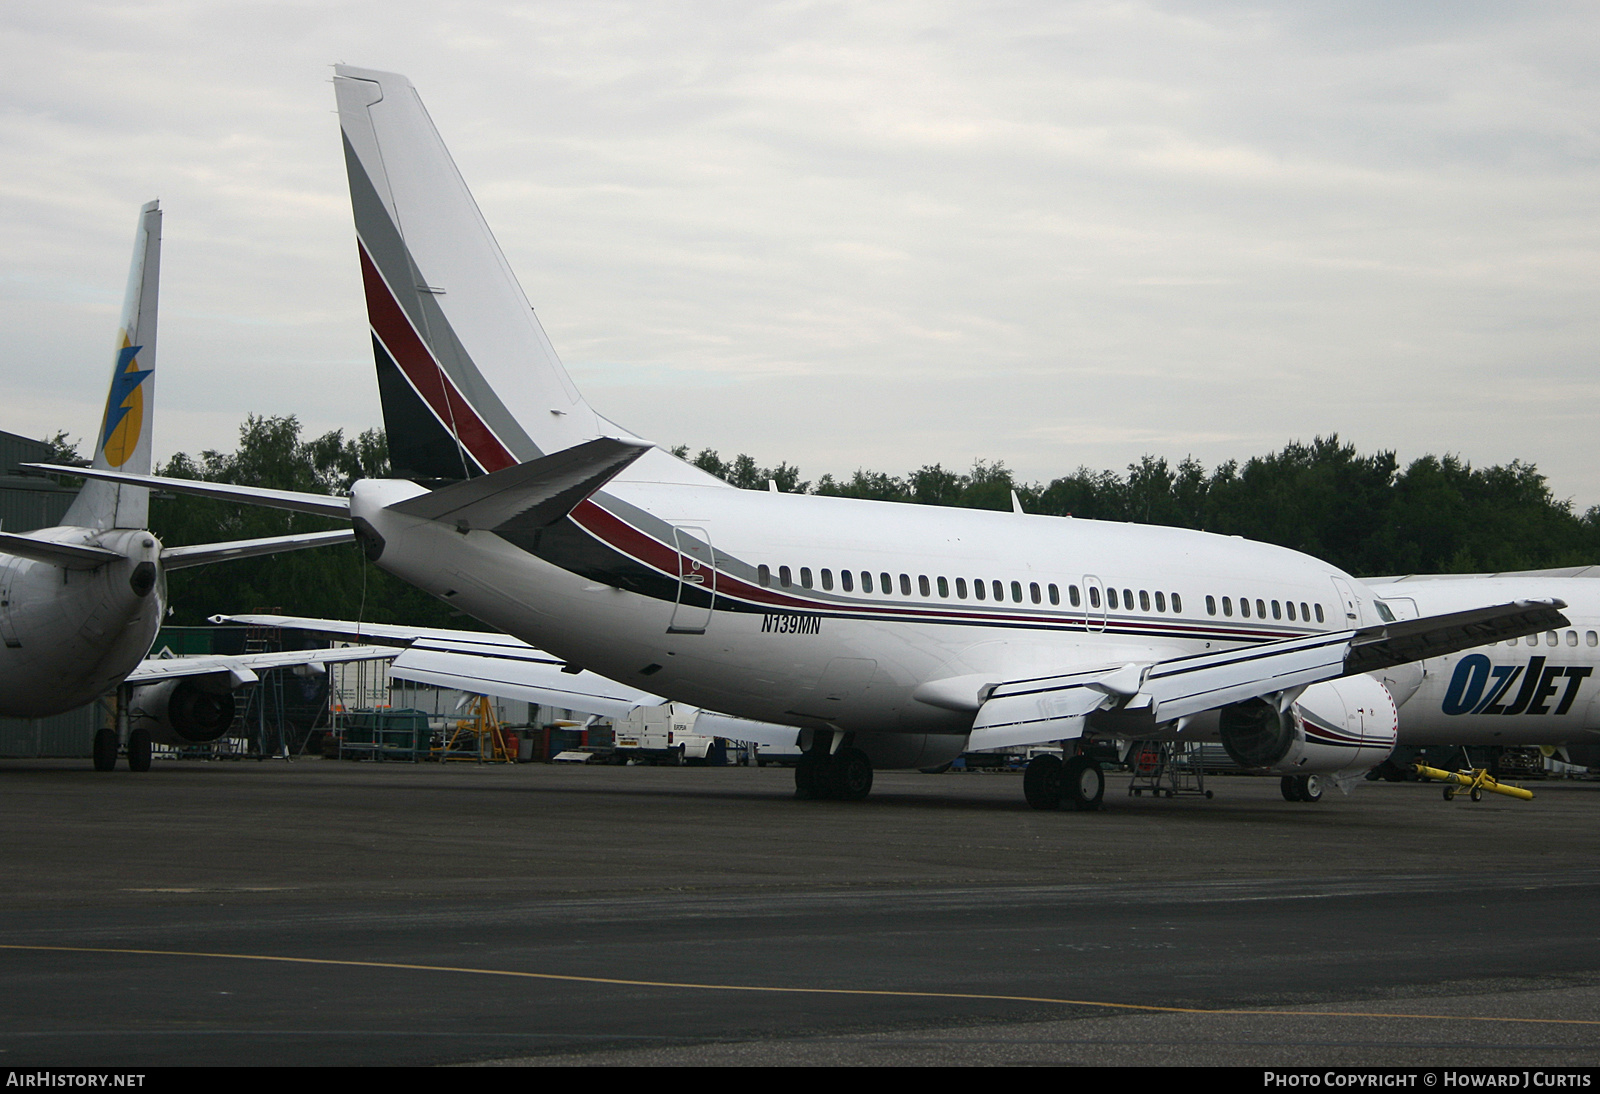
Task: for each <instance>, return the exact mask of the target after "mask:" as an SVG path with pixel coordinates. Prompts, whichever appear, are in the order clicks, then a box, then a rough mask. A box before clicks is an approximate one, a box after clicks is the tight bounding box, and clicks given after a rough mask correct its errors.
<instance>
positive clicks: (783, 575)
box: [778, 566, 794, 589]
mask: <svg viewBox="0 0 1600 1094" xmlns="http://www.w3.org/2000/svg"><path fill="white" fill-rule="evenodd" d="M778 584H779V585H782V586H783V587H784V588H785V589H787V588H788V587H789V586H790V585H792V584H794V583H793V582H792V581H791V580H790V579H789V567H787V566H779V567H778Z"/></svg>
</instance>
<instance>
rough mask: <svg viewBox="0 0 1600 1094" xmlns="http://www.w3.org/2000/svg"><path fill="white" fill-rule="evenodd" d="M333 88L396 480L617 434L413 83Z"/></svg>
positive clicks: (465, 470) (344, 78) (507, 462)
mask: <svg viewBox="0 0 1600 1094" xmlns="http://www.w3.org/2000/svg"><path fill="white" fill-rule="evenodd" d="M334 89H335V92H336V95H337V98H338V104H339V125H340V129H341V130H342V132H343V137H344V152H345V166H346V168H347V170H348V173H349V179H350V201H351V206H352V209H353V212H354V214H355V223H356V237H357V239H356V241H357V246H358V249H359V251H360V260H361V276H362V283H363V286H364V288H365V291H366V298H367V317H368V319H369V321H370V323H371V327H372V350H373V357H374V359H375V361H376V364H377V369H378V387H379V391H380V393H381V396H382V400H383V414H384V424H385V426H386V428H387V431H388V435H389V456H390V459H391V461H392V463H393V466H394V469H395V473H396V474H397V475H399V476H402V477H405V478H414V479H419V480H431V481H432V482H435V483H437V482H439V481H453V480H460V479H467V478H473V477H475V476H478V475H482V474H487V473H489V472H492V471H499V470H502V469H503V468H507V467H512V466H515V465H517V464H520V463H526V462H528V461H530V460H536V459H538V458H539V457H541V456H544V455H548V454H550V453H553V452H559V451H562V450H564V449H568V448H572V447H574V446H576V445H579V444H582V443H583V442H585V441H588V440H593V439H594V438H596V437H601V436H617V435H618V434H619V433H622V432H623V431H620V430H618V429H617V428H616V427H615V426H613V425H611V424H610V423H609V422H606V421H604V420H603V419H601V418H600V417H599V416H598V415H596V414H595V412H594V411H593V409H591V408H590V406H589V404H588V403H587V402H585V401H584V399H583V396H582V395H580V394H579V393H578V389H577V388H576V387H575V386H574V385H573V383H572V380H571V378H570V377H569V376H568V375H567V370H566V368H565V367H564V366H563V365H562V364H561V360H560V358H558V357H557V356H556V352H555V350H554V348H553V347H552V346H551V345H550V340H549V339H548V338H547V337H546V336H545V333H544V330H543V328H541V327H540V325H539V321H538V319H537V318H536V317H535V316H534V313H533V309H532V308H531V307H530V306H529V304H528V300H527V298H526V297H525V296H524V295H523V292H522V287H521V286H520V285H519V284H518V283H517V279H516V277H515V276H514V275H513V274H512V272H511V267H510V266H509V265H508V264H507V263H506V259H505V256H504V255H503V254H502V253H501V251H500V246H499V244H497V243H496V242H495V239H494V236H493V234H492V233H491V232H490V231H489V226H488V224H487V223H486V222H485V221H484V219H483V214H482V213H481V212H479V210H478V206H477V203H476V202H475V201H474V200H473V198H472V194H471V192H470V191H469V190H468V189H467V185H466V183H465V182H464V181H463V180H462V178H461V174H460V172H459V171H457V170H456V165H455V162H454V161H453V160H452V159H451V158H450V153H449V151H448V150H447V149H446V148H445V145H444V142H443V141H442V140H441V139H440V137H439V133H438V131H437V130H436V129H435V128H434V125H433V121H432V119H430V118H429V116H428V112H427V110H426V108H424V107H423V105H422V100H421V99H420V98H419V97H418V95H417V91H416V88H414V87H413V86H412V85H411V81H409V80H407V79H406V78H405V77H404V76H399V75H395V74H394V73H388V72H374V71H372V70H369V69H360V68H351V67H349V66H347V65H339V66H337V67H336V69H335V78H334Z"/></svg>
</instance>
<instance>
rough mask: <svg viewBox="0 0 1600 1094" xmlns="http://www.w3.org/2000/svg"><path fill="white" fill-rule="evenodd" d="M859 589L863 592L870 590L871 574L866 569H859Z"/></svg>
mask: <svg viewBox="0 0 1600 1094" xmlns="http://www.w3.org/2000/svg"><path fill="white" fill-rule="evenodd" d="M861 591H862V592H864V593H870V592H871V591H872V574H871V573H870V572H869V571H867V570H862V571H861Z"/></svg>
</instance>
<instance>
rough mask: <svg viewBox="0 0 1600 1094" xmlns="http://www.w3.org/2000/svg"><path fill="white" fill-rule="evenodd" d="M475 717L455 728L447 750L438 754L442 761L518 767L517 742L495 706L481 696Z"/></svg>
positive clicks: (439, 750) (475, 702)
mask: <svg viewBox="0 0 1600 1094" xmlns="http://www.w3.org/2000/svg"><path fill="white" fill-rule="evenodd" d="M472 712H473V716H472V717H471V718H463V719H461V720H460V721H458V722H457V723H456V725H455V730H454V732H452V733H451V735H450V739H449V740H448V741H446V742H445V744H444V747H443V748H438V749H435V750H434V755H435V757H436V758H437V759H441V760H477V761H478V762H479V763H496V762H498V763H516V762H517V746H516V742H515V739H514V738H513V737H512V736H511V734H509V733H507V732H506V730H505V729H503V728H502V727H501V725H500V720H499V719H498V718H496V717H495V716H494V704H493V703H491V702H490V701H489V697H488V696H486V695H480V696H478V697H477V699H476V700H475V701H474V703H473V706H472Z"/></svg>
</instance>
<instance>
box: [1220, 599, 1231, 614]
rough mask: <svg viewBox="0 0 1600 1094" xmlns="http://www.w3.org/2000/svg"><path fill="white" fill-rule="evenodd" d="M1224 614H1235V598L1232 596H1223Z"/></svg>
mask: <svg viewBox="0 0 1600 1094" xmlns="http://www.w3.org/2000/svg"><path fill="white" fill-rule="evenodd" d="M1222 614H1223V615H1226V616H1232V615H1233V598H1232V597H1227V596H1225V597H1223V598H1222Z"/></svg>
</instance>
